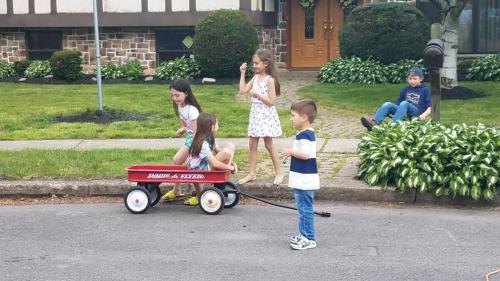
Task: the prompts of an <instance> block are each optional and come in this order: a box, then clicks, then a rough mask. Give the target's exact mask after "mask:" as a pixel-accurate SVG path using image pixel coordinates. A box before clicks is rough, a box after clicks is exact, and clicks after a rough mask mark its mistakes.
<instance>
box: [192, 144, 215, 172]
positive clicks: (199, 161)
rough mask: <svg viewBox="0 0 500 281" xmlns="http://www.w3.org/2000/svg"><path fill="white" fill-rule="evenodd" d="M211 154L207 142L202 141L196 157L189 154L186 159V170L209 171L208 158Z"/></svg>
mask: <svg viewBox="0 0 500 281" xmlns="http://www.w3.org/2000/svg"><path fill="white" fill-rule="evenodd" d="M211 153H212V149H211V147H210V143H209V142H208V141H206V140H205V141H203V144H202V146H201V150H200V153H199V154H198V155H193V154H190V155H189V158H188V169H189V170H204V171H208V170H210V165H209V163H208V156H209V155H210V154H211Z"/></svg>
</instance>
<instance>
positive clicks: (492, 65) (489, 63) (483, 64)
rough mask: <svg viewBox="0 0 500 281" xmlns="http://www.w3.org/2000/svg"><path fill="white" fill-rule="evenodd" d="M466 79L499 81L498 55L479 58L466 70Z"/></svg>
mask: <svg viewBox="0 0 500 281" xmlns="http://www.w3.org/2000/svg"><path fill="white" fill-rule="evenodd" d="M468 72H469V74H468V76H467V77H468V78H469V79H472V80H479V81H500V55H490V56H486V57H482V58H479V59H477V60H475V61H474V62H473V63H472V66H471V67H470V68H469V69H468Z"/></svg>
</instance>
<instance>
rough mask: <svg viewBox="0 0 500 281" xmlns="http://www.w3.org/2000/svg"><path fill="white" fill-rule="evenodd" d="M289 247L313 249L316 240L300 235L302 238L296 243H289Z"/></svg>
mask: <svg viewBox="0 0 500 281" xmlns="http://www.w3.org/2000/svg"><path fill="white" fill-rule="evenodd" d="M290 247H291V248H292V249H294V250H305V249H314V248H316V241H314V240H309V239H307V238H305V237H304V236H302V238H301V239H300V240H299V241H298V242H297V243H296V244H295V243H291V244H290Z"/></svg>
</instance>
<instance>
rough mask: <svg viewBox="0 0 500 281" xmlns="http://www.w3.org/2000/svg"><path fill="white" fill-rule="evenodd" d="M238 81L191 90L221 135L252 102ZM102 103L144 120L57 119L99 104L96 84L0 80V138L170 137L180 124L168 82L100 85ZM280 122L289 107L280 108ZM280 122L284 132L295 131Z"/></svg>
mask: <svg viewBox="0 0 500 281" xmlns="http://www.w3.org/2000/svg"><path fill="white" fill-rule="evenodd" d="M236 90H237V86H236V85H222V86H221V85H210V86H208V85H195V86H193V92H194V94H195V95H196V97H197V99H198V101H199V102H200V104H201V106H202V108H203V110H204V111H208V112H213V113H215V114H216V116H217V117H218V119H219V125H220V131H219V133H218V136H219V137H245V136H246V134H247V126H248V112H249V109H250V104H249V103H248V102H244V101H242V99H240V98H237V97H235V92H236ZM103 92H104V99H103V103H104V106H106V107H107V108H110V109H113V110H124V111H127V112H131V113H139V114H146V115H148V116H149V118H148V119H147V120H144V121H121V122H113V123H111V124H107V125H101V124H95V123H60V122H59V123H58V122H55V121H54V117H56V116H59V115H74V114H79V113H82V112H85V111H87V110H88V109H90V110H95V109H97V90H96V86H95V85H41V84H40V85H38V84H20V83H0V140H23V139H74V138H86V139H91V138H92V139H93V138H97V139H105V138H164V137H173V136H174V134H175V131H176V130H177V129H178V128H179V119H178V118H177V116H175V113H174V111H173V108H172V101H171V99H170V91H169V89H168V85H144V84H137V85H133V84H114V85H104V86H103ZM280 116H281V120H282V123H283V124H288V122H289V121H288V116H289V112H288V111H287V110H282V111H280ZM289 127H290V126H283V128H284V131H285V132H284V133H285V136H290V135H292V134H293V132H292V130H291V128H289Z"/></svg>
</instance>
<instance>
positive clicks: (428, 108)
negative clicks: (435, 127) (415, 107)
mask: <svg viewBox="0 0 500 281" xmlns="http://www.w3.org/2000/svg"><path fill="white" fill-rule="evenodd" d="M429 114H431V107H427V109H426V110H425V111H424V112H423V113H422V114H420V115H419V116H418V117H419V118H420V119H421V120H424V119H425V118H427V116H429Z"/></svg>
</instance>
